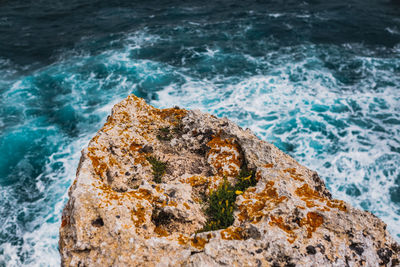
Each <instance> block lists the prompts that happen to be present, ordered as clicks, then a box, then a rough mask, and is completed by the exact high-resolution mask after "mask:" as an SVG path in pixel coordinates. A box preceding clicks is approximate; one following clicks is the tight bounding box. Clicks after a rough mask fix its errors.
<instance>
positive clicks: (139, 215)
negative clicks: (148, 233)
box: [132, 203, 146, 227]
mask: <svg viewBox="0 0 400 267" xmlns="http://www.w3.org/2000/svg"><path fill="white" fill-rule="evenodd" d="M145 216H146V209H145V208H144V207H143V206H142V205H141V204H140V203H139V204H137V205H136V209H135V210H133V211H132V221H133V222H134V224H135V226H136V227H140V226H142V225H143V224H144V223H145V222H146V218H145Z"/></svg>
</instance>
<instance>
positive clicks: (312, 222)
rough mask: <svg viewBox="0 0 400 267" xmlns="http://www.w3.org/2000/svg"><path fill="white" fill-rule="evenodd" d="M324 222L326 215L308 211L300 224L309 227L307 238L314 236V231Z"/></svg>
mask: <svg viewBox="0 0 400 267" xmlns="http://www.w3.org/2000/svg"><path fill="white" fill-rule="evenodd" d="M323 223H324V217H322V215H320V214H318V213H316V212H308V213H307V217H306V218H303V219H301V221H300V225H301V226H305V227H306V229H307V238H311V237H312V233H313V232H315V230H316V229H317V228H318V227H320V226H321V225H322V224H323Z"/></svg>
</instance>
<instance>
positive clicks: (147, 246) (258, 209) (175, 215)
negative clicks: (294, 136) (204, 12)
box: [59, 95, 400, 266]
mask: <svg viewBox="0 0 400 267" xmlns="http://www.w3.org/2000/svg"><path fill="white" fill-rule="evenodd" d="M69 197H70V198H69V201H68V203H67V205H66V207H65V209H64V211H63V215H62V224H61V228H60V241H59V249H60V254H61V259H62V265H63V266H222V265H226V266H378V265H384V266H396V265H399V259H400V257H399V253H400V246H399V245H398V244H397V243H396V242H395V241H394V240H393V239H392V238H391V237H390V235H389V234H388V232H387V231H386V225H385V224H384V223H383V222H382V221H381V220H380V219H378V218H377V217H375V216H374V215H373V214H371V213H369V212H366V211H361V210H358V209H355V208H353V207H351V206H350V205H349V204H347V203H345V202H343V201H340V200H335V199H332V197H331V194H330V193H329V191H328V190H327V189H326V188H325V185H324V182H323V181H322V180H321V179H320V178H319V177H318V174H317V173H316V172H314V171H311V170H309V169H307V168H306V167H304V166H302V165H300V164H299V163H297V162H296V161H295V160H294V159H293V158H291V157H290V156H288V155H286V154H284V153H283V152H282V151H280V150H279V149H277V148H276V147H275V146H274V145H272V144H269V143H267V142H264V141H261V140H260V139H258V138H257V137H256V136H255V135H254V134H253V133H251V132H250V131H249V130H243V129H241V128H240V127H238V126H237V125H235V124H234V123H232V122H230V121H229V120H227V119H219V118H216V117H214V116H212V115H209V114H204V113H201V112H200V111H187V110H183V109H179V108H170V109H163V110H160V109H156V108H154V107H152V106H150V105H147V104H146V103H145V101H144V100H143V99H140V98H138V97H136V96H133V95H131V96H129V97H128V98H126V99H125V100H124V101H122V102H121V103H119V104H117V105H115V106H114V108H113V110H112V115H111V116H109V117H108V119H107V122H106V123H105V125H104V126H103V128H102V129H101V130H100V131H99V132H98V133H97V134H96V136H95V137H94V138H93V139H92V140H91V141H90V143H89V145H88V147H87V148H85V149H84V150H83V151H82V157H81V161H80V163H79V167H78V170H77V174H76V179H75V181H74V183H73V185H72V186H71V188H70V191H69Z"/></svg>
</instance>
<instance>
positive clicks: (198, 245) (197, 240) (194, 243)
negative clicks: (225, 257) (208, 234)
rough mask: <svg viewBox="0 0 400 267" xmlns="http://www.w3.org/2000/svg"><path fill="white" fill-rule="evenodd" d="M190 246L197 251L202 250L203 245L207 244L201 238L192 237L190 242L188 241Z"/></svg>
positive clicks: (205, 240)
mask: <svg viewBox="0 0 400 267" xmlns="http://www.w3.org/2000/svg"><path fill="white" fill-rule="evenodd" d="M190 241H191V242H190V244H191V245H192V247H195V248H197V249H200V250H201V249H204V247H205V245H206V244H207V243H208V240H207V239H204V238H202V237H197V236H194V237H193V238H192V239H191V240H190Z"/></svg>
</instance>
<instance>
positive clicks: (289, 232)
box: [269, 216, 297, 243]
mask: <svg viewBox="0 0 400 267" xmlns="http://www.w3.org/2000/svg"><path fill="white" fill-rule="evenodd" d="M269 225H271V226H274V225H275V226H278V227H279V228H280V229H282V230H283V231H285V232H286V233H287V235H288V242H289V243H293V242H294V241H295V240H296V238H297V236H296V234H295V233H294V232H293V229H292V228H291V227H290V225H288V224H285V222H284V221H283V218H282V217H274V216H271V221H270V222H269ZM294 229H297V228H294Z"/></svg>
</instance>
